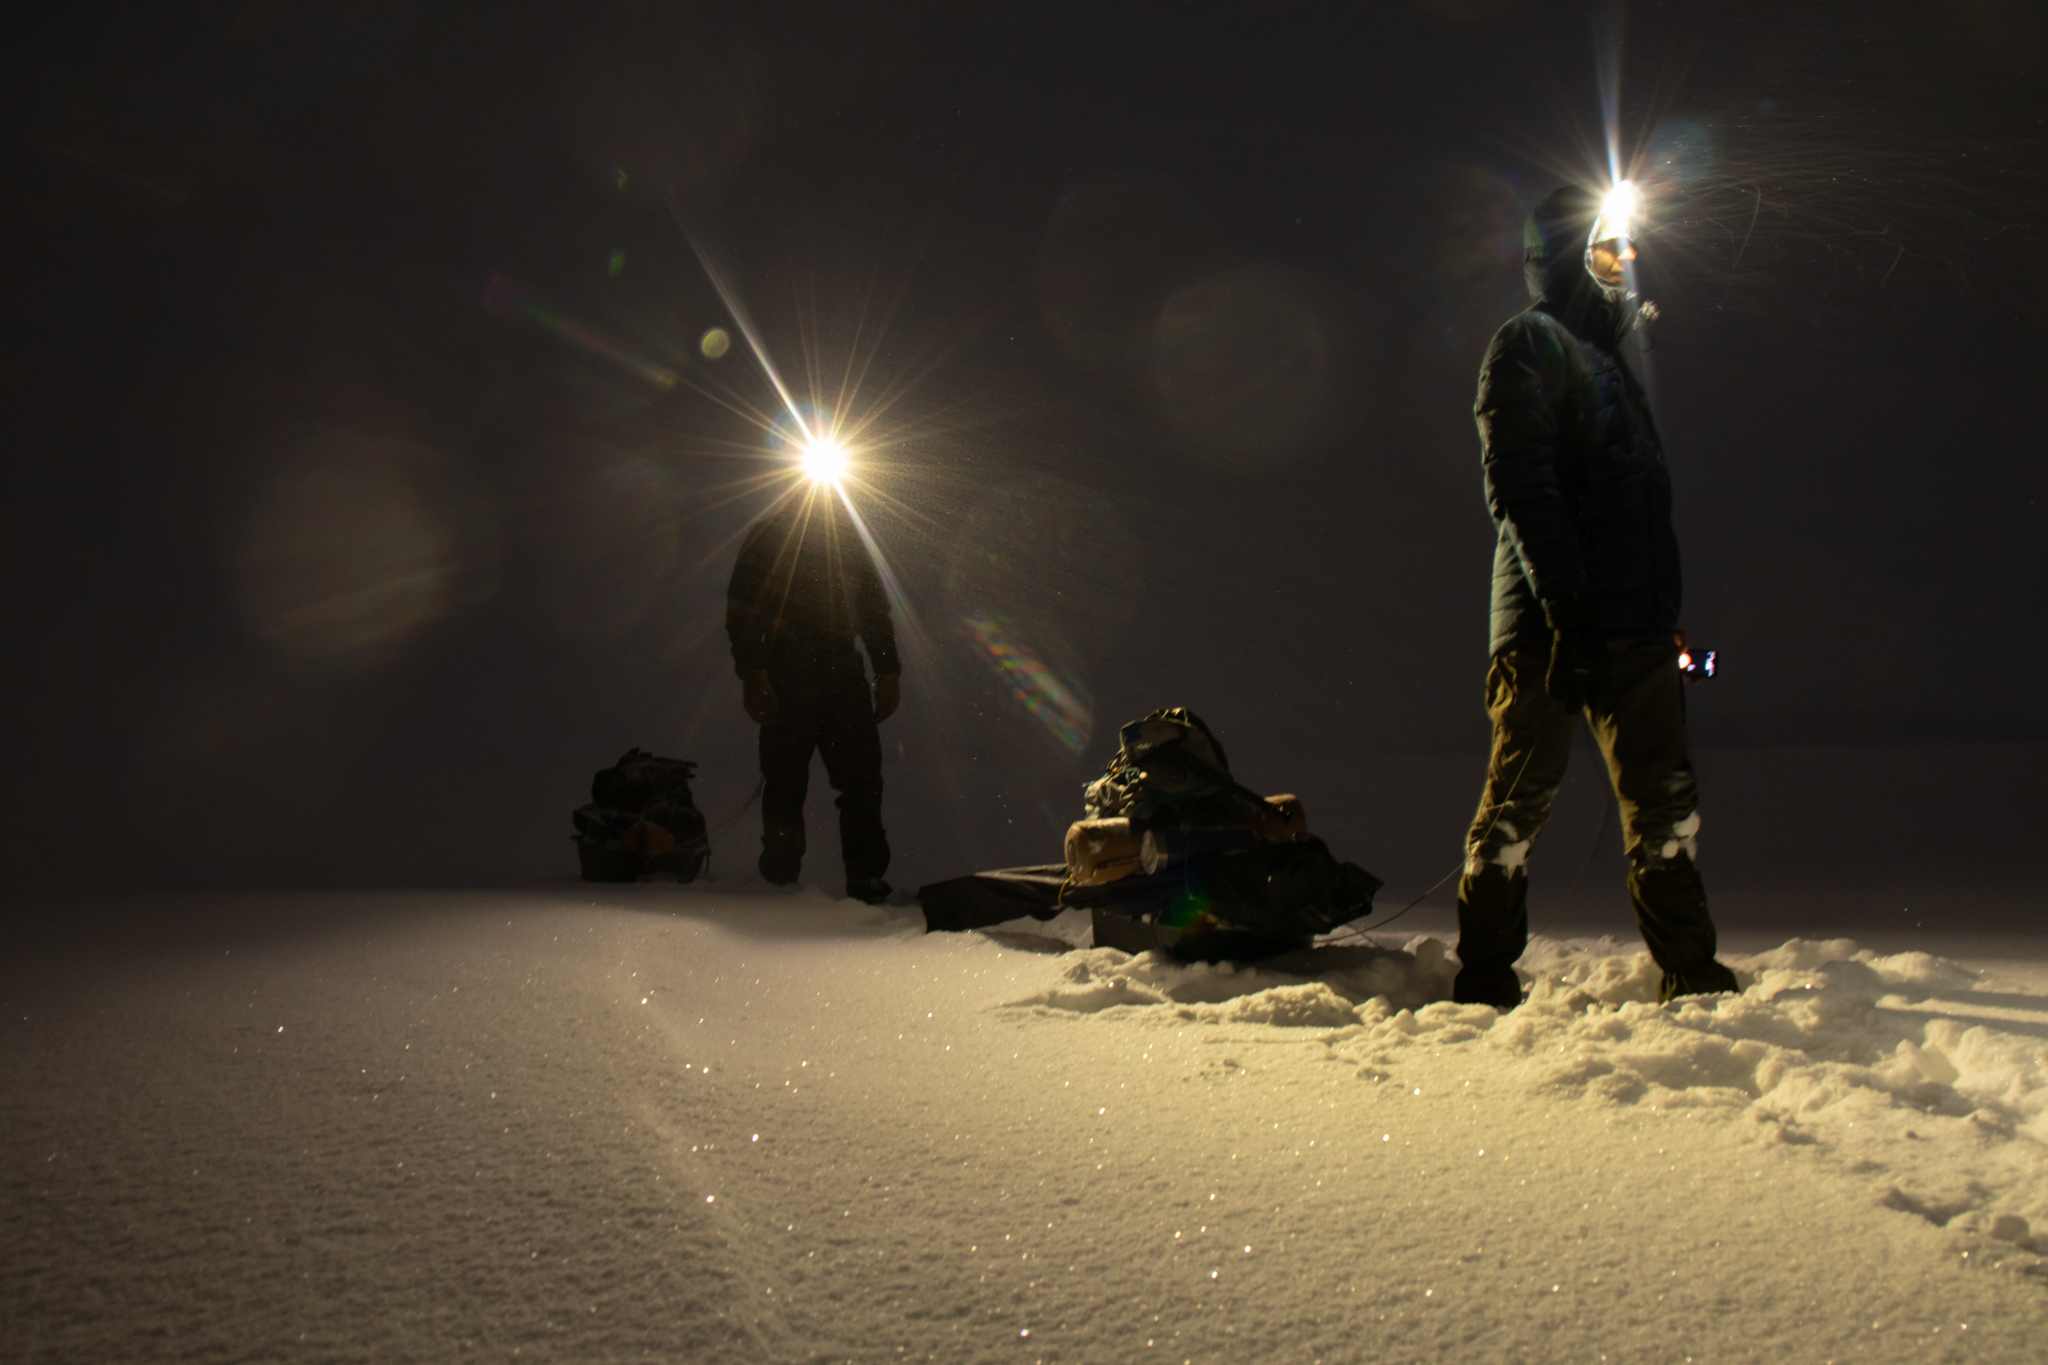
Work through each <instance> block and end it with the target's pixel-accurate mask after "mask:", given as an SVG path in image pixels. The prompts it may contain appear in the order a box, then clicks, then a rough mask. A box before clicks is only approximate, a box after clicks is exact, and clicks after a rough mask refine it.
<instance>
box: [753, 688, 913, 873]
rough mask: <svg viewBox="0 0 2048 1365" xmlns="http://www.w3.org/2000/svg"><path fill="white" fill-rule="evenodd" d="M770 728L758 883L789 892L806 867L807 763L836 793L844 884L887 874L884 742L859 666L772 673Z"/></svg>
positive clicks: (765, 738)
mask: <svg viewBox="0 0 2048 1365" xmlns="http://www.w3.org/2000/svg"><path fill="white" fill-rule="evenodd" d="M768 681H769V683H770V685H771V686H773V687H774V689H775V705H776V716H775V723H774V724H773V725H764V726H762V727H761V777H762V778H763V786H762V789H761V826H762V829H761V875H762V876H763V877H764V878H766V879H767V880H769V881H771V882H776V883H778V884H786V883H789V882H793V881H795V880H796V878H797V873H798V872H799V871H801V870H802V867H803V860H804V796H805V794H806V793H807V792H808V791H809V790H810V785H811V755H812V753H814V752H815V753H816V754H818V755H819V756H820V757H821V758H823V759H824V760H825V776H826V778H827V779H828V780H829V781H830V782H831V783H832V789H833V790H834V791H836V792H838V793H839V850H840V853H841V855H842V856H843V857H844V858H845V860H846V879H847V881H848V882H862V881H871V880H873V879H875V878H877V877H880V876H881V875H882V874H883V873H884V872H885V871H887V870H888V867H889V837H888V835H887V834H886V833H884V832H883V830H882V737H881V732H880V730H879V729H878V728H877V727H876V725H875V704H874V697H873V695H872V694H871V693H870V692H869V691H868V680H867V674H866V673H865V672H864V671H863V670H862V668H861V665H860V661H859V659H858V658H854V659H850V660H847V661H844V662H837V663H835V664H833V665H828V666H823V667H803V668H776V667H774V666H772V665H771V666H770V668H769V670H768Z"/></svg>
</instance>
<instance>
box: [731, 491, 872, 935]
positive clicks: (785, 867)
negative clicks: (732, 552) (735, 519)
mask: <svg viewBox="0 0 2048 1365" xmlns="http://www.w3.org/2000/svg"><path fill="white" fill-rule="evenodd" d="M725 628H726V634H727V635H728V636H730V637H731V640H732V658H733V667H734V668H735V669H736V670H737V671H738V673H739V676H740V680H741V684H742V701H743V704H744V705H745V707H746V712H747V715H748V716H749V717H751V718H752V719H753V720H754V721H755V722H756V723H757V724H759V725H760V727H761V777H762V779H763V784H764V785H763V788H762V792H761V825H762V830H761V862H760V868H761V875H762V877H764V878H766V879H767V880H768V881H770V882H772V883H774V884H775V885H777V886H787V885H789V884H790V883H792V882H794V881H795V880H796V879H797V875H798V873H799V872H800V871H801V870H802V867H803V858H804V796H805V793H806V792H807V791H808V789H809V787H810V777H811V755H812V753H813V752H815V753H817V754H818V755H819V756H820V757H822V758H823V759H824V760H825V776H826V777H827V778H828V779H829V780H830V781H831V783H832V787H833V790H835V791H837V792H838V793H839V803H838V804H839V847H840V853H841V855H842V856H843V857H844V859H845V863H846V894H847V895H849V896H852V897H854V898H855V899H857V900H864V901H867V902H869V903H871V904H875V903H879V902H881V901H882V900H883V899H884V898H886V897H887V896H888V894H889V883H888V882H886V881H884V880H883V879H882V874H883V873H884V872H886V871H888V868H889V838H888V835H887V834H886V833H885V832H884V831H883V829H882V740H881V734H880V731H879V730H878V728H877V726H878V722H880V721H884V720H887V719H888V718H889V716H890V715H891V714H893V713H894V712H895V710H896V707H897V704H898V701H899V700H900V695H901V694H900V690H899V686H898V682H899V677H900V675H901V673H902V666H901V665H900V664H899V663H898V662H897V659H896V631H895V628H894V626H893V625H892V624H891V622H890V620H889V599H888V595H887V594H886V592H885V591H884V590H883V587H882V577H881V574H880V572H879V571H878V570H877V569H876V567H875V562H874V560H873V559H872V558H871V557H870V556H869V554H868V552H867V547H866V546H864V545H863V544H862V543H861V540H860V536H859V535H858V533H857V532H856V531H855V530H854V527H853V524H852V520H851V518H850V516H849V515H848V513H847V511H846V508H845V507H844V506H843V505H842V504H841V502H840V499H839V495H838V493H837V492H836V491H835V490H833V489H831V488H829V487H827V486H825V485H823V484H813V485H811V486H810V487H809V488H807V489H805V490H804V491H803V492H801V493H798V494H793V495H791V496H790V497H788V498H785V499H784V500H783V502H782V503H781V504H780V505H779V506H778V507H777V508H776V509H775V510H774V511H772V512H770V513H769V514H768V515H767V516H765V517H763V518H762V519H761V520H760V521H759V522H756V523H755V524H754V526H753V528H752V529H751V530H749V531H748V532H747V538H746V540H745V542H744V543H742V544H741V546H740V554H739V561H738V562H737V563H736V564H735V565H734V566H733V571H732V586H731V588H730V589H729V591H728V592H727V595H726V613H725ZM856 638H857V639H859V641H860V642H861V643H862V644H864V645H865V646H866V647H867V656H868V662H869V663H871V664H873V665H874V670H875V681H874V691H873V693H872V695H870V693H869V690H868V680H867V674H866V673H865V671H864V670H863V668H862V666H861V657H860V654H859V652H858V651H857V650H856V649H855V647H854V641H855V640H856Z"/></svg>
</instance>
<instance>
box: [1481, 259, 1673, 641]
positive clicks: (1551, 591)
mask: <svg viewBox="0 0 2048 1365" xmlns="http://www.w3.org/2000/svg"><path fill="white" fill-rule="evenodd" d="M1584 250H1585V243H1584V240H1583V238H1580V239H1579V240H1577V241H1576V242H1574V243H1572V244H1570V246H1569V247H1568V248H1567V249H1565V250H1561V251H1559V252H1558V253H1557V254H1556V257H1555V258H1554V259H1535V260H1532V261H1531V269H1530V284H1531V286H1532V288H1533V289H1534V291H1535V292H1536V301H1535V303H1534V304H1533V305H1531V307H1530V308H1529V310H1528V311H1527V312H1523V313H1518V314H1516V315H1515V316H1514V317H1512V318H1510V319H1509V320H1508V321H1507V322H1506V323H1505V324H1503V325H1502V327H1501V329H1500V330H1499V331H1498V332H1496V333H1494V336H1493V342H1492V344H1491V345H1489V346H1488V347H1487V348H1486V359H1485V361H1484V362H1483V363H1482V364H1481V366H1480V370H1479V398H1478V401H1477V402H1476V403H1474V405H1473V409H1472V410H1473V415H1474V416H1475V417H1476V418H1477V419H1478V422H1479V441H1480V463H1481V465H1482V467H1483V468H1484V471H1485V476H1486V506H1487V510H1488V511H1489V512H1491V513H1492V514H1493V520H1494V524H1495V525H1496V526H1497V527H1499V529H1500V539H1499V542H1498V544H1497V545H1496V547H1495V550H1494V557H1493V628H1492V639H1491V649H1492V651H1493V652H1494V653H1499V652H1500V651H1501V650H1503V649H1506V648H1508V647H1510V646H1511V645H1516V644H1520V645H1523V646H1525V647H1526V646H1538V645H1539V644H1540V647H1545V648H1547V647H1548V646H1547V642H1548V640H1549V637H1550V631H1549V628H1548V626H1547V625H1546V623H1545V620H1544V614H1543V607H1544V604H1545V603H1549V602H1557V601H1567V602H1569V601H1576V600H1581V599H1582V600H1583V601H1584V603H1585V605H1586V607H1587V608H1588V609H1589V610H1590V612H1591V615H1592V619H1593V621H1594V622H1595V623H1596V624H1597V625H1598V626H1599V628H1600V629H1601V630H1602V631H1603V632H1604V633H1605V634H1607V635H1608V636H1609V637H1620V636H1629V635H1654V634H1669V633H1670V632H1671V631H1672V630H1674V629H1675V628H1676V627H1677V625H1678V611H1679V568H1678V537H1677V535H1676V534H1675V533H1674V531H1673V530H1672V526H1671V477H1670V473H1669V471H1668V470H1667V469H1666V468H1665V465H1664V452H1663V447H1662V446H1661V445H1660V444H1659V442H1658V440H1657V428H1656V425H1655V424H1654V423H1653V422H1652V421H1651V418H1650V404H1649V399H1648V397H1647V396H1646V395H1645V394H1644V392H1643V389H1642V385H1640V384H1639V383H1637V381H1636V377H1635V376H1634V375H1633V374H1631V373H1629V370H1628V367H1627V365H1625V364H1624V363H1623V362H1622V360H1621V358H1620V357H1619V356H1618V355H1617V354H1616V350H1617V349H1618V342H1619V338H1620V336H1621V335H1623V334H1625V333H1626V331H1627V330H1628V326H1629V324H1630V322H1631V321H1632V319H1631V318H1630V317H1629V314H1628V310H1629V309H1631V308H1632V307H1633V305H1634V301H1633V300H1632V299H1629V298H1627V297H1626V296H1623V295H1621V294H1620V292H1619V291H1614V290H1604V289H1602V288H1601V287H1600V285H1599V284H1598V283H1597V282H1596V281H1595V280H1594V279H1593V277H1592V275H1591V274H1590V273H1588V272H1587V270H1586V269H1585V265H1584Z"/></svg>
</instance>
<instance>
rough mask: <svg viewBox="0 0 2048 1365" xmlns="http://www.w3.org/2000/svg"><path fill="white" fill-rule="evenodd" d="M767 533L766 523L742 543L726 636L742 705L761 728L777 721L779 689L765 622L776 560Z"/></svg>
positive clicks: (727, 606) (727, 595)
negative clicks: (771, 672)
mask: <svg viewBox="0 0 2048 1365" xmlns="http://www.w3.org/2000/svg"><path fill="white" fill-rule="evenodd" d="M766 532H767V526H766V523H763V524H761V525H758V526H755V527H754V528H753V529H752V530H750V531H748V532H747V538H746V539H745V540H743V541H742V542H740V554H739V559H738V560H737V561H736V562H735V563H734V564H733V566H732V582H731V583H730V584H729V585H728V586H727V588H726V591H725V635H726V639H727V640H729V641H730V642H731V644H732V666H733V671H734V672H735V673H737V674H739V676H740V681H741V683H742V684H743V688H742V691H741V695H740V704H741V705H742V706H743V707H744V708H745V709H746V713H747V715H748V717H749V718H750V719H752V720H753V721H754V722H755V723H756V724H759V725H767V724H769V723H771V722H772V721H773V720H774V719H775V690H774V688H772V687H770V686H769V684H768V631H767V627H766V623H765V622H763V621H762V619H761V612H762V608H763V606H764V604H765V603H764V599H765V598H766V596H767V590H768V574H769V571H770V569H771V568H772V567H773V559H774V556H773V555H772V554H771V553H770V548H771V547H770V544H769V542H770V541H771V540H772V539H773V537H771V536H769V535H767V534H766Z"/></svg>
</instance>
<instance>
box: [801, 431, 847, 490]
mask: <svg viewBox="0 0 2048 1365" xmlns="http://www.w3.org/2000/svg"><path fill="white" fill-rule="evenodd" d="M799 463H801V464H802V466H803V471H804V473H805V474H807V475H809V476H810V479H811V482H813V483H823V484H830V485H832V486H833V487H835V488H836V487H838V486H839V481H840V480H841V479H843V478H845V477H846V447H845V446H842V445H840V444H839V442H837V441H835V440H833V439H832V438H831V437H829V436H814V437H812V438H811V439H810V440H809V441H808V442H806V443H805V445H804V451H803V455H802V456H801V457H800V458H799Z"/></svg>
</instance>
